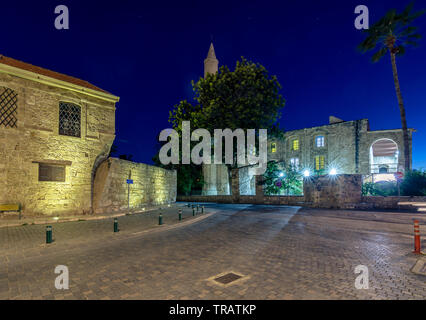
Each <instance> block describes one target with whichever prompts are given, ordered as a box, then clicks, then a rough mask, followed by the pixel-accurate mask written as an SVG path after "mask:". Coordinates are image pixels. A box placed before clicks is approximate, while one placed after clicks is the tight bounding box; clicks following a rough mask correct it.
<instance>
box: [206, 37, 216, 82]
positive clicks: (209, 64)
mask: <svg viewBox="0 0 426 320" xmlns="http://www.w3.org/2000/svg"><path fill="white" fill-rule="evenodd" d="M218 70H219V60H217V59H216V54H215V52H214V47H213V43H211V44H210V48H209V52H208V53H207V58H206V59H205V60H204V78H205V77H206V76H207V74H208V73H211V74H215V73H216V72H218Z"/></svg>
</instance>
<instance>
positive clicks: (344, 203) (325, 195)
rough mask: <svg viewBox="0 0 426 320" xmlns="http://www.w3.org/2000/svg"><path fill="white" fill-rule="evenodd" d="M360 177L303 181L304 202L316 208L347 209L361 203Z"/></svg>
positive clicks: (353, 175) (346, 176) (349, 176)
mask: <svg viewBox="0 0 426 320" xmlns="http://www.w3.org/2000/svg"><path fill="white" fill-rule="evenodd" d="M361 190H362V175H360V174H342V175H337V176H329V175H323V176H313V177H309V178H305V179H304V181H303V193H304V195H305V202H306V203H307V204H308V205H309V206H311V207H318V208H348V207H354V204H356V203H360V202H361V193H362V192H361Z"/></svg>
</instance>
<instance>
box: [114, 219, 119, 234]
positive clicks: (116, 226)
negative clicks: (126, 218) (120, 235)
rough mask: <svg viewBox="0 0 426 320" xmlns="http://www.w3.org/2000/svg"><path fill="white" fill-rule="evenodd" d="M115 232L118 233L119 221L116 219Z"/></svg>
mask: <svg viewBox="0 0 426 320" xmlns="http://www.w3.org/2000/svg"><path fill="white" fill-rule="evenodd" d="M114 232H118V219H117V218H114Z"/></svg>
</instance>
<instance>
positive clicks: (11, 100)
mask: <svg viewBox="0 0 426 320" xmlns="http://www.w3.org/2000/svg"><path fill="white" fill-rule="evenodd" d="M17 109H18V94H17V93H16V92H15V91H13V90H12V89H9V88H5V87H0V126H4V127H6V128H7V127H10V128H16V127H17V122H18V118H17V113H18V111H17Z"/></svg>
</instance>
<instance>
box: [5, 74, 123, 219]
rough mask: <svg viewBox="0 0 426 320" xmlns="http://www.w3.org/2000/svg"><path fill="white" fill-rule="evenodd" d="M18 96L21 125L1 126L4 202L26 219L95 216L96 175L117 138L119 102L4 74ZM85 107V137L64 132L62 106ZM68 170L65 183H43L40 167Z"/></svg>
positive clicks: (6, 83)
mask: <svg viewBox="0 0 426 320" xmlns="http://www.w3.org/2000/svg"><path fill="white" fill-rule="evenodd" d="M2 87H3V88H9V89H12V90H13V91H14V92H15V93H16V94H17V112H16V117H17V124H16V127H7V126H4V125H0V204H10V203H20V204H21V205H22V209H23V213H24V214H25V215H39V214H45V215H52V214H55V215H62V214H83V213H89V212H91V197H92V176H93V172H94V171H95V169H96V165H97V163H98V162H100V160H103V159H105V158H106V157H107V156H108V153H109V151H110V148H111V145H112V142H113V141H114V138H115V103H114V102H109V101H106V100H102V99H99V98H97V97H92V96H89V95H86V94H83V93H81V92H76V91H71V90H68V89H63V88H59V87H54V86H50V85H47V84H42V83H39V82H36V81H32V80H26V79H24V78H21V77H17V76H14V75H11V74H8V73H3V72H0V88H2ZM61 101H63V102H71V103H73V104H76V105H78V106H80V108H81V137H78V138H77V137H71V136H64V135H60V134H59V102H61ZM40 163H46V164H51V165H58V166H64V167H65V179H64V180H65V181H62V182H51V181H39V165H40Z"/></svg>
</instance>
